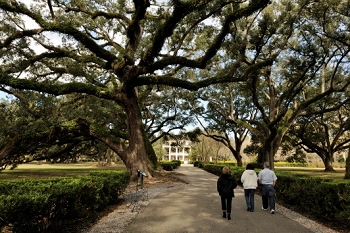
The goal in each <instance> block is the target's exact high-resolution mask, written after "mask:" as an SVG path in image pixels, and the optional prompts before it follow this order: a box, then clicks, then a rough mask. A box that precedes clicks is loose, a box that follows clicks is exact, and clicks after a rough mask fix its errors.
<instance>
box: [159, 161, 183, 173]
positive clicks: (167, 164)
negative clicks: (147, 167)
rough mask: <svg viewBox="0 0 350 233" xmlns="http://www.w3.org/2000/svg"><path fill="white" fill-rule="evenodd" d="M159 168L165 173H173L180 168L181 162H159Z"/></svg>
mask: <svg viewBox="0 0 350 233" xmlns="http://www.w3.org/2000/svg"><path fill="white" fill-rule="evenodd" d="M159 164H160V166H162V168H163V169H164V170H165V171H173V170H174V169H176V168H177V167H179V166H181V161H180V160H173V161H160V162H159Z"/></svg>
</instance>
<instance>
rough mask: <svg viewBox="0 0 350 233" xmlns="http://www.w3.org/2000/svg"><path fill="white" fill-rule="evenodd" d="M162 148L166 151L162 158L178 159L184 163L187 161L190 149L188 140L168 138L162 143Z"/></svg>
mask: <svg viewBox="0 0 350 233" xmlns="http://www.w3.org/2000/svg"><path fill="white" fill-rule="evenodd" d="M163 148H164V149H165V151H166V154H165V156H164V158H163V159H164V160H169V161H171V160H180V161H183V162H184V163H188V162H189V161H190V159H189V153H190V151H191V141H189V140H170V141H166V142H165V143H164V144H163Z"/></svg>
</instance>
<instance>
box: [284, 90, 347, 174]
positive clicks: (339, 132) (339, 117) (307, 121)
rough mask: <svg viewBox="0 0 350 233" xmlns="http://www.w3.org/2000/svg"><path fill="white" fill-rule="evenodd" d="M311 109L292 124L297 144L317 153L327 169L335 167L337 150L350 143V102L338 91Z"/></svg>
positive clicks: (291, 129)
mask: <svg viewBox="0 0 350 233" xmlns="http://www.w3.org/2000/svg"><path fill="white" fill-rule="evenodd" d="M343 97H345V96H343ZM343 100H347V98H343ZM332 108H333V109H332ZM326 109H327V110H328V111H325V110H326ZM331 109H332V110H333V111H330V110H331ZM309 110H310V111H309V112H308V113H305V115H303V116H301V117H300V118H299V119H298V121H297V124H295V125H294V126H293V127H291V128H290V131H289V133H291V134H293V135H294V136H295V137H294V138H295V140H296V142H295V143H294V145H295V146H301V147H302V148H303V149H304V150H305V151H306V152H309V153H316V154H317V155H318V156H319V157H320V158H321V159H322V161H323V163H324V165H325V170H326V171H334V169H333V166H332V163H333V161H334V154H335V153H337V152H342V151H345V150H347V149H348V148H349V147H350V137H349V135H350V118H349V113H350V112H349V110H350V109H349V106H348V104H346V103H343V102H342V100H341V96H338V95H336V96H334V97H333V100H331V99H330V98H329V99H327V100H325V101H323V102H322V103H319V104H318V105H316V106H314V108H312V109H311V107H310V108H309ZM316 112H318V114H316ZM310 113H312V114H311V115H309V114H310Z"/></svg>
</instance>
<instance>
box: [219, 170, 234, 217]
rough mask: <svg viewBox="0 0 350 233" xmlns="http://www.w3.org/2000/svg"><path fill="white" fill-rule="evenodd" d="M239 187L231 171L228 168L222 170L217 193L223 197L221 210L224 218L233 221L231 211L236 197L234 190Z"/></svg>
mask: <svg viewBox="0 0 350 233" xmlns="http://www.w3.org/2000/svg"><path fill="white" fill-rule="evenodd" d="M236 187H237V181H236V180H235V178H234V177H233V176H232V175H231V171H230V169H229V168H228V167H226V166H225V167H223V168H222V175H221V176H220V177H219V179H218V182H217V191H218V192H219V195H220V197H221V209H222V212H223V214H222V217H223V218H226V213H227V219H228V220H230V219H231V209H232V198H233V197H234V196H235V194H234V189H235V188H236Z"/></svg>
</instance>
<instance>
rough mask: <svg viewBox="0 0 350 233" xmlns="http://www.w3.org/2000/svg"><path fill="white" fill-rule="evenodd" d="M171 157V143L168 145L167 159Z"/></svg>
mask: <svg viewBox="0 0 350 233" xmlns="http://www.w3.org/2000/svg"><path fill="white" fill-rule="evenodd" d="M170 158H171V145H169V155H168V160H169V161H170Z"/></svg>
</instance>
